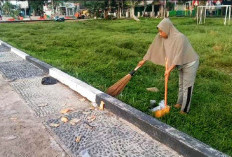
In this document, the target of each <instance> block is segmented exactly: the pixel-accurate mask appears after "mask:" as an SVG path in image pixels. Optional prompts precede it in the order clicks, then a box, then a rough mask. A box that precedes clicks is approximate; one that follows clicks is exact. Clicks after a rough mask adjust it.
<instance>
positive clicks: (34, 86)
mask: <svg viewBox="0 0 232 157" xmlns="http://www.w3.org/2000/svg"><path fill="white" fill-rule="evenodd" d="M0 73H2V75H3V76H4V77H5V78H6V79H7V80H8V81H9V82H10V85H11V86H12V87H13V88H14V89H15V90H16V91H17V93H19V94H20V95H21V97H22V98H23V99H24V100H25V101H26V102H27V104H28V105H29V107H30V108H31V109H32V110H33V111H34V113H35V116H37V117H38V118H41V119H42V120H43V123H44V124H45V126H46V127H47V128H48V129H49V130H50V131H51V132H52V133H53V134H55V136H56V137H57V138H58V141H59V142H61V143H62V144H61V145H62V146H64V147H65V148H64V149H66V150H68V151H70V152H71V154H72V156H84V155H89V156H91V157H108V156H109V157H120V156H128V157H155V156H157V157H175V156H180V155H179V154H178V153H176V152H175V151H174V150H172V149H170V148H169V147H167V146H165V145H163V144H162V143H160V142H158V141H156V140H154V139H152V138H151V137H149V136H148V135H147V134H145V133H144V132H142V131H140V130H139V129H138V128H136V127H135V126H133V125H132V124H129V123H128V122H126V121H125V120H122V119H120V118H119V117H117V116H116V115H114V114H112V113H110V112H108V111H106V110H104V111H101V110H98V109H93V108H91V103H90V102H88V101H86V100H84V99H83V97H81V96H80V95H79V94H77V93H75V92H73V91H72V90H70V89H69V88H68V87H66V86H64V85H62V84H60V83H57V84H55V85H42V84H41V80H42V78H43V77H45V76H47V75H46V74H45V73H44V72H43V71H42V70H41V69H39V68H38V67H36V66H35V65H33V64H31V63H29V62H27V61H25V60H23V59H21V58H20V57H18V56H17V55H15V54H14V53H12V52H10V51H9V49H7V48H6V47H3V46H2V45H0ZM65 108H71V109H72V112H69V113H67V114H66V115H62V114H61V113H60V110H61V109H65ZM62 116H66V117H67V118H68V119H69V120H72V119H74V118H75V119H78V120H79V122H78V123H77V124H75V125H71V124H70V123H69V121H68V122H66V123H64V122H62V121H61V117H62ZM51 123H56V124H59V126H58V127H51V126H50V124H51ZM77 137H80V141H78V142H76V138H77Z"/></svg>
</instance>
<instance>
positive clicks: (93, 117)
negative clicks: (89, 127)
mask: <svg viewBox="0 0 232 157" xmlns="http://www.w3.org/2000/svg"><path fill="white" fill-rule="evenodd" d="M87 119H88V122H92V121H94V120H95V119H96V116H94V115H93V116H89V117H87Z"/></svg>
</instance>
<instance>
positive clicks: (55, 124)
mask: <svg viewBox="0 0 232 157" xmlns="http://www.w3.org/2000/svg"><path fill="white" fill-rule="evenodd" d="M49 125H50V126H51V127H55V128H57V127H58V126H60V124H57V123H50V124H49Z"/></svg>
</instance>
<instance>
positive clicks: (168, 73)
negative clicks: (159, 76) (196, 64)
mask: <svg viewBox="0 0 232 157" xmlns="http://www.w3.org/2000/svg"><path fill="white" fill-rule="evenodd" d="M175 67H176V65H173V66H171V67H170V68H167V70H165V73H164V76H168V75H170V73H171V71H172V70H173V69H174V68H175Z"/></svg>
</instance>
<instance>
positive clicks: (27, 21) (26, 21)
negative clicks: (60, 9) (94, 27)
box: [0, 19, 90, 24]
mask: <svg viewBox="0 0 232 157" xmlns="http://www.w3.org/2000/svg"><path fill="white" fill-rule="evenodd" d="M85 20H90V19H65V21H85ZM46 21H47V22H51V21H55V20H22V21H0V24H1V23H30V22H46Z"/></svg>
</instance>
